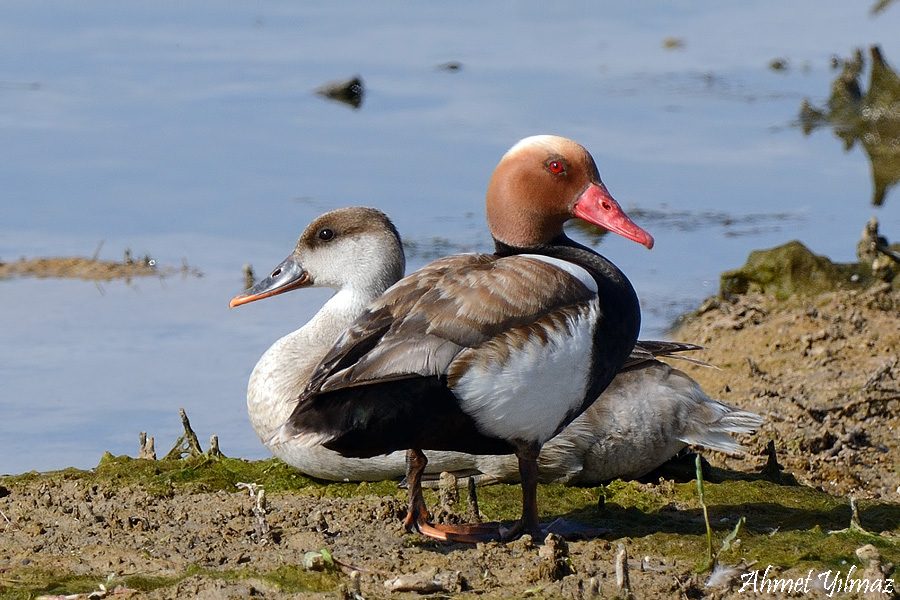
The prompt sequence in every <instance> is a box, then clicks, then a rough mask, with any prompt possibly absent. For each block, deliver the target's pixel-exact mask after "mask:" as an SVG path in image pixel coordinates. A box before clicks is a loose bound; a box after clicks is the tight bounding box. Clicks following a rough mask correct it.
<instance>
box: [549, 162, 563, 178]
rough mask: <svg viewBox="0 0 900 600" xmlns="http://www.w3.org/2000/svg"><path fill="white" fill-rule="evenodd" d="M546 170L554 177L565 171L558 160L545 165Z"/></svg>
mask: <svg viewBox="0 0 900 600" xmlns="http://www.w3.org/2000/svg"><path fill="white" fill-rule="evenodd" d="M547 169H549V170H550V172H551V173H553V174H554V175H559V174H560V173H563V172H564V171H565V170H566V166H565V165H564V164H563V163H562V161H559V160H551V161H550V162H548V163H547Z"/></svg>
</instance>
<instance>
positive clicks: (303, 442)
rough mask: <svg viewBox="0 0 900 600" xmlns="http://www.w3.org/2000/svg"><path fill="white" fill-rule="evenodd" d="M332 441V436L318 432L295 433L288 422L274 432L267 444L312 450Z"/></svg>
mask: <svg viewBox="0 0 900 600" xmlns="http://www.w3.org/2000/svg"><path fill="white" fill-rule="evenodd" d="M332 439H334V436H333V435H329V434H327V433H321V432H318V431H297V430H296V429H295V428H294V427H293V426H292V425H291V423H290V421H288V422H287V423H285V424H284V425H282V426H281V427H279V428H278V429H276V430H275V433H274V434H273V435H272V437H271V438H270V439H269V444H270V445H272V444H275V445H277V444H287V443H290V444H292V445H294V446H299V447H302V448H312V447H313V446H321V445H322V444H324V443H326V442H329V441H331V440H332Z"/></svg>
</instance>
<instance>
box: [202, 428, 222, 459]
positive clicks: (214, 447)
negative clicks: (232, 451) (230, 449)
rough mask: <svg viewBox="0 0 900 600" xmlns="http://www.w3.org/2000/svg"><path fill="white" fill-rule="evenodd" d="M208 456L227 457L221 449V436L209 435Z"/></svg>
mask: <svg viewBox="0 0 900 600" xmlns="http://www.w3.org/2000/svg"><path fill="white" fill-rule="evenodd" d="M206 456H208V457H210V458H225V455H224V454H222V451H221V450H219V436H217V435H216V434H213V435H211V436H209V450H207V451H206Z"/></svg>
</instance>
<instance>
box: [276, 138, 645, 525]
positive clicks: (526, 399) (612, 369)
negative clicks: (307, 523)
mask: <svg viewBox="0 0 900 600" xmlns="http://www.w3.org/2000/svg"><path fill="white" fill-rule="evenodd" d="M486 209H487V220H488V225H489V227H490V230H491V234H492V235H493V237H494V240H495V245H496V252H495V253H494V254H493V255H479V254H469V255H455V256H450V257H446V258H443V259H440V260H437V261H435V262H433V263H431V264H430V265H427V266H426V267H424V268H422V269H421V270H419V271H417V272H415V273H413V274H412V275H409V276H407V277H405V278H404V279H402V280H401V281H399V282H398V283H397V284H395V285H394V286H392V287H391V288H389V289H388V290H387V291H386V292H385V293H384V294H383V295H382V296H381V297H380V298H379V299H377V300H376V301H375V302H373V303H372V304H370V305H369V307H368V308H366V310H365V311H364V312H363V314H362V315H361V316H360V317H359V318H357V319H356V320H355V321H354V322H353V323H352V324H351V325H350V327H349V328H348V329H347V330H346V331H345V332H344V333H343V334H342V335H341V336H340V338H339V339H338V341H337V342H336V344H335V346H334V347H333V348H332V349H331V350H330V351H329V352H328V353H327V354H326V356H325V358H324V359H323V361H322V364H321V365H320V366H319V367H317V369H316V371H315V372H314V374H313V376H312V378H311V381H310V384H309V386H308V388H307V390H306V391H305V392H304V393H303V395H302V396H301V397H300V399H299V402H298V404H297V406H296V408H295V409H294V411H293V413H292V414H291V416H290V418H289V419H288V421H287V422H286V423H285V424H284V425H283V426H282V427H281V429H280V430H279V433H278V434H277V436H276V438H277V439H278V441H279V442H282V443H283V442H286V441H290V440H293V441H294V442H293V443H296V444H298V445H310V446H312V445H320V444H321V445H323V446H325V447H326V448H329V449H331V450H336V451H338V452H339V453H341V454H342V455H344V456H354V457H361V458H365V457H370V456H376V455H379V454H385V453H388V452H393V451H395V450H402V449H407V450H408V451H409V469H408V478H409V486H410V487H409V497H410V506H409V512H408V514H407V517H406V524H407V527H408V528H410V529H412V528H415V529H418V530H419V531H420V532H421V533H423V534H424V535H427V536H431V537H435V538H437V539H451V540H452V539H458V540H461V541H475V540H478V539H487V538H491V537H497V535H498V534H499V529H496V528H495V529H494V530H493V531H490V530H488V529H487V528H483V527H475V526H472V528H468V527H466V526H434V525H432V524H430V523H429V522H428V514H427V511H426V509H425V505H424V501H423V499H422V495H421V477H422V473H423V471H424V468H425V466H426V463H427V460H426V458H425V455H424V454H423V453H422V450H456V451H461V452H467V453H473V454H508V453H510V452H511V451H512V453H514V454H515V455H516V457H517V458H518V463H519V473H520V478H521V481H522V494H523V499H522V517H521V519H520V520H519V521H518V523H517V524H516V525H514V526H513V527H512V528H511V530H509V531H507V532H505V534H504V535H503V537H504V538H507V539H509V538H512V537H514V536H516V535H519V534H521V533H524V532H528V533H531V534H533V535H540V533H541V529H540V524H539V521H538V510H537V481H538V465H537V458H538V455H539V453H540V449H541V447H542V446H543V444H544V443H545V442H547V441H548V440H549V439H551V438H552V437H553V436H555V435H556V434H557V433H559V432H560V431H561V430H562V429H563V428H564V427H565V426H566V425H567V424H569V423H570V422H571V421H572V420H574V419H575V418H576V417H577V416H578V415H579V414H581V413H582V412H583V411H584V410H585V409H586V408H587V407H588V406H590V404H591V403H592V402H593V401H594V400H595V399H596V398H597V396H599V394H600V392H602V391H603V389H604V388H606V386H607V385H609V383H610V381H612V379H613V377H614V376H615V374H616V373H617V372H618V370H619V369H620V367H622V366H623V364H624V363H625V361H626V359H627V358H628V356H629V355H630V353H631V351H632V349H633V348H634V344H635V341H636V340H637V335H638V331H639V329H640V320H641V317H640V305H639V303H638V299H637V295H636V294H635V291H634V289H633V288H632V286H631V283H630V282H629V281H628V279H627V278H626V277H625V275H624V274H623V273H622V272H621V271H620V270H619V269H618V268H617V267H616V266H615V265H613V264H612V263H611V262H610V261H609V260H607V259H606V258H604V257H603V256H601V255H599V254H597V253H595V252H593V251H592V250H590V249H588V248H586V247H584V246H582V245H580V244H577V243H576V242H574V241H572V240H571V239H570V238H568V237H567V236H566V235H565V233H564V231H563V224H564V223H565V222H566V221H567V220H569V219H571V218H574V217H577V218H581V219H583V220H586V221H589V222H591V223H594V224H595V225H598V226H601V227H605V228H606V229H608V230H610V231H613V232H615V233H619V234H621V235H623V236H625V237H627V238H629V239H632V240H634V241H636V242H638V243H640V244H642V245H645V246H646V247H648V248H651V247H652V246H653V238H652V237H651V236H650V235H649V234H648V233H647V232H645V231H644V230H643V229H641V228H640V227H638V226H637V225H636V224H634V223H633V222H632V221H631V219H629V218H628V216H627V215H626V214H625V213H624V211H622V209H621V208H620V207H619V205H618V203H617V202H616V201H615V200H614V199H613V198H612V196H611V195H610V194H609V192H608V191H607V190H606V187H605V186H604V185H603V183H602V182H601V181H600V175H599V172H598V171H597V167H596V165H595V163H594V160H593V158H592V157H591V155H590V154H589V153H588V152H587V150H585V149H584V148H583V147H582V146H581V145H579V144H577V143H575V142H573V141H571V140H567V139H565V138H560V137H556V136H547V135H542V136H534V137H530V138H526V139H524V140H522V141H521V142H519V143H517V144H516V145H515V146H513V147H512V148H511V149H510V150H509V151H508V152H507V153H506V154H505V155H504V156H503V158H502V159H501V161H500V164H499V165H498V166H497V168H496V169H495V171H494V174H493V175H492V177H491V180H490V182H489V184H488V192H487V201H486Z"/></svg>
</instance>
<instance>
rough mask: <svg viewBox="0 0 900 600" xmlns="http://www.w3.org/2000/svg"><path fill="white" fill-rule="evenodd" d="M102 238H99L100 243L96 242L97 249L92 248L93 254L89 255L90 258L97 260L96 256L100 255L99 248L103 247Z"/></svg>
mask: <svg viewBox="0 0 900 600" xmlns="http://www.w3.org/2000/svg"><path fill="white" fill-rule="evenodd" d="M103 242H104V240H100V243H99V244H97V249H96V250H94V255H93V256H92V257H91V260H94V261H95V260H97V257H98V256H100V248H102V247H103Z"/></svg>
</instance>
